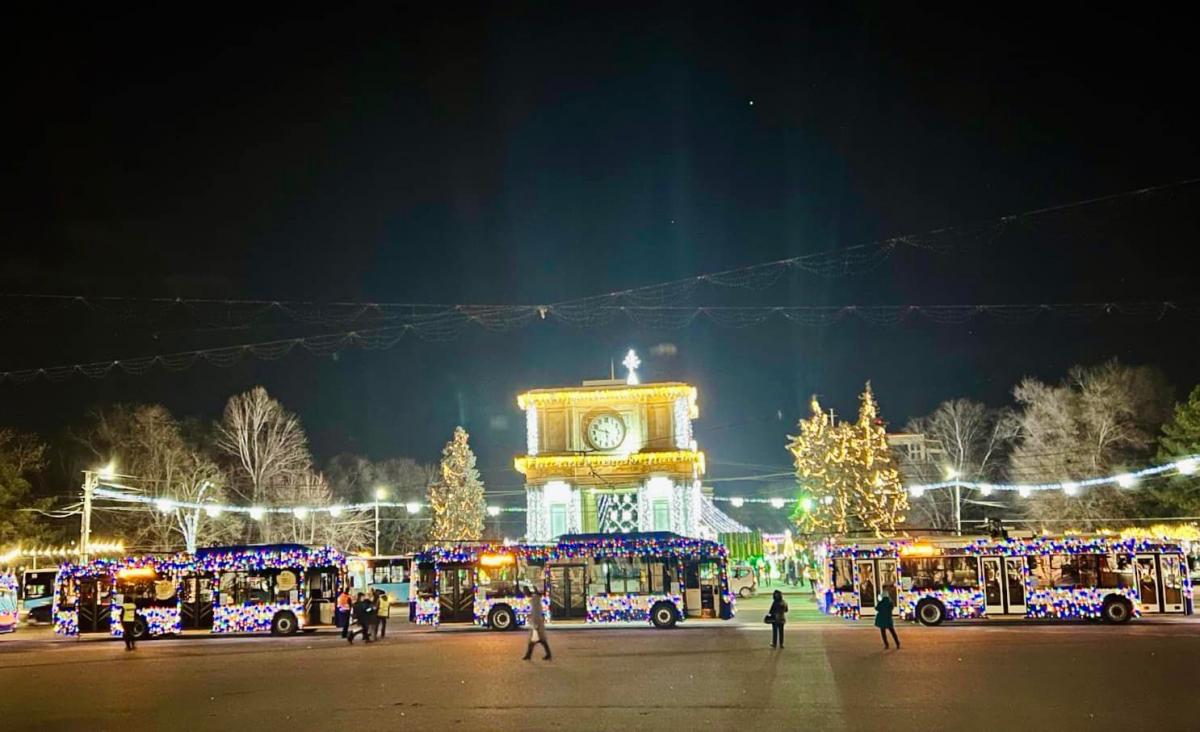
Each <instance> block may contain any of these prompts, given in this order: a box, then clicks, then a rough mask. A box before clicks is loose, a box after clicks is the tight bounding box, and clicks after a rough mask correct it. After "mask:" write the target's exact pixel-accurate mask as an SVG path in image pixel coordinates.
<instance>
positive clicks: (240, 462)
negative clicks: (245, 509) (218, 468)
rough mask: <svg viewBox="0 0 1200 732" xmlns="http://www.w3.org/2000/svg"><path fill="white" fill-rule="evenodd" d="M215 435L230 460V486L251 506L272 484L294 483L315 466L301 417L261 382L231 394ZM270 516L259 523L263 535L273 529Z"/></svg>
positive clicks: (260, 503) (264, 495)
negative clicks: (273, 397)
mask: <svg viewBox="0 0 1200 732" xmlns="http://www.w3.org/2000/svg"><path fill="white" fill-rule="evenodd" d="M216 435H217V438H216V442H217V446H218V447H219V448H220V449H221V450H222V451H223V452H224V453H225V454H226V455H228V456H230V458H231V459H232V463H233V470H232V471H231V473H232V476H233V478H234V480H232V481H231V484H230V487H231V488H232V490H233V491H234V492H236V493H237V494H238V495H240V496H241V497H242V498H243V499H244V500H246V501H249V502H250V503H251V504H253V505H256V506H257V505H262V504H263V502H264V500H265V499H266V498H268V497H269V493H270V491H271V490H272V488H273V487H278V486H283V485H285V484H289V483H291V484H293V485H294V484H295V478H296V476H299V475H304V474H306V473H307V472H309V471H310V469H311V465H312V458H311V456H310V455H309V452H308V438H307V437H306V436H305V434H304V428H303V427H301V426H300V420H299V419H298V418H297V417H296V416H295V415H293V414H290V413H289V412H287V411H286V410H285V409H284V408H283V406H282V405H281V404H280V403H279V402H278V401H276V400H275V399H272V398H271V396H270V395H269V394H267V390H266V389H264V388H263V387H261V386H256V387H254V388H253V389H251V390H250V391H248V392H246V393H244V394H238V395H236V396H233V397H230V399H229V402H228V403H227V404H226V405H225V414H224V416H223V417H222V419H221V421H220V423H218V425H217V428H216ZM269 517H270V514H267V518H264V519H263V522H260V524H261V525H260V526H259V532H260V536H264V537H265V536H268V535H269V534H270V531H271V530H270V525H269V522H270V519H269Z"/></svg>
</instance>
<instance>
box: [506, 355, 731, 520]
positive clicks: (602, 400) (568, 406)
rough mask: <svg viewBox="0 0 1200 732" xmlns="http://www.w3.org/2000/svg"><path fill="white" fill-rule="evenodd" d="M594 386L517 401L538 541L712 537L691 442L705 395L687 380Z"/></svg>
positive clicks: (700, 464) (699, 460) (700, 463)
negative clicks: (653, 534) (661, 534)
mask: <svg viewBox="0 0 1200 732" xmlns="http://www.w3.org/2000/svg"><path fill="white" fill-rule="evenodd" d="M631 381H635V379H634V378H633V377H632V376H631V377H630V379H629V380H615V379H613V380H603V381H585V382H583V385H582V386H578V387H567V388H561V389H534V390H532V391H528V392H525V393H524V394H521V395H520V396H518V397H517V404H518V405H519V406H520V407H521V409H522V410H524V412H525V424H526V436H527V441H526V454H524V455H521V456H518V457H517V458H516V461H515V464H516V469H517V470H518V471H520V472H521V473H522V474H524V476H525V486H526V500H527V514H526V521H527V525H526V537H527V539H528V540H529V541H550V540H553V539H555V538H556V537H558V536H561V535H563V534H576V533H625V532H630V531H672V532H675V533H676V534H680V535H682V536H694V537H703V536H706V535H708V534H709V533H711V532H710V531H708V529H707V526H706V522H705V521H704V514H705V512H706V511H707V510H708V509H709V508H710V507H711V502H709V501H707V500H706V499H705V498H704V497H703V495H702V494H701V491H700V482H699V481H700V477H701V476H702V475H703V474H704V453H702V452H700V451H699V449H698V448H697V446H696V442H695V440H694V439H693V438H692V420H694V419H696V418H697V417H698V416H699V412H698V408H697V405H696V388H695V387H693V386H691V385H689V384H683V383H679V382H663V383H652V384H637V383H630V382H631Z"/></svg>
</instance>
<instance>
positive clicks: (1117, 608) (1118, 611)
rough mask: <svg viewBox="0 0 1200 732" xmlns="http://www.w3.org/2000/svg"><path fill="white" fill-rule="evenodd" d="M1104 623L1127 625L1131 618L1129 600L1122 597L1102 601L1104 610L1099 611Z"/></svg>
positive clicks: (1131, 612) (1131, 609) (1131, 610)
mask: <svg viewBox="0 0 1200 732" xmlns="http://www.w3.org/2000/svg"><path fill="white" fill-rule="evenodd" d="M1101 615H1103V617H1104V622H1106V623H1128V622H1129V619H1130V618H1131V617H1133V608H1132V607H1130V605H1129V600H1126V599H1125V598H1123V597H1116V596H1109V597H1108V599H1106V600H1105V601H1104V609H1103V610H1102V611H1101Z"/></svg>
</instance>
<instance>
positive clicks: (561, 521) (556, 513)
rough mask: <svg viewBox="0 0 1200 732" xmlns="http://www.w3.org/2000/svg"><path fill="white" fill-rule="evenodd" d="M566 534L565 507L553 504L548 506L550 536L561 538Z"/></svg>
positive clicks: (562, 504)
mask: <svg viewBox="0 0 1200 732" xmlns="http://www.w3.org/2000/svg"><path fill="white" fill-rule="evenodd" d="M565 533H567V506H566V504H564V503H555V504H553V505H551V506H550V536H552V537H553V536H562V535H563V534H565Z"/></svg>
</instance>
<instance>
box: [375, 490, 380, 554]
mask: <svg viewBox="0 0 1200 732" xmlns="http://www.w3.org/2000/svg"><path fill="white" fill-rule="evenodd" d="M375 556H379V501H375Z"/></svg>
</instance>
